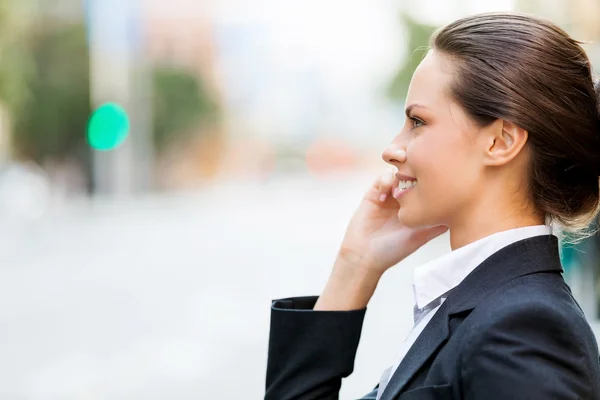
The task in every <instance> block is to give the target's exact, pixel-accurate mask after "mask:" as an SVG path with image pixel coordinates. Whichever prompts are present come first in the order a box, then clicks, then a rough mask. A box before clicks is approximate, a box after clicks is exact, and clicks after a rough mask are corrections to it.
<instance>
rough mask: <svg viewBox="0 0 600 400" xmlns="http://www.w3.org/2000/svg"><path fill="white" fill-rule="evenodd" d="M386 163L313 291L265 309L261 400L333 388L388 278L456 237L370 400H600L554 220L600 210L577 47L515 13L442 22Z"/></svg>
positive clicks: (592, 105) (420, 270) (335, 392)
mask: <svg viewBox="0 0 600 400" xmlns="http://www.w3.org/2000/svg"><path fill="white" fill-rule="evenodd" d="M383 159H384V160H385V161H386V162H387V163H388V164H390V170H389V171H388V172H386V173H385V174H383V175H382V176H380V177H379V178H377V179H376V180H375V182H374V183H373V185H372V186H371V187H370V188H369V189H368V190H367V192H366V194H365V196H364V198H363V199H362V201H361V203H360V204H359V206H358V209H357V210H356V212H355V214H354V216H353V218H352V220H351V221H350V223H349V225H348V228H347V231H346V234H345V236H344V239H343V241H342V245H341V247H340V249H339V252H338V256H337V259H336V261H335V264H334V266H333V268H332V271H331V275H330V277H329V280H328V282H327V284H326V285H325V288H324V290H323V292H322V293H321V295H320V296H318V297H302V298H288V299H281V300H275V301H273V303H272V308H271V328H270V329H271V330H270V339H269V354H268V364H267V382H266V395H265V398H266V399H270V400H284V399H337V398H338V396H339V389H340V386H341V381H342V378H344V377H347V376H349V375H350V374H351V373H352V371H353V368H354V357H355V354H356V350H357V347H358V344H359V339H360V335H361V329H362V324H363V318H364V315H365V312H366V308H367V304H368V302H369V300H370V298H371V297H372V295H373V293H374V291H375V289H376V287H377V284H378V282H379V280H380V278H381V277H382V275H383V274H384V272H385V271H386V270H388V269H389V268H391V267H392V266H394V265H396V264H397V263H398V262H400V261H402V260H403V259H404V258H406V257H407V256H408V255H410V254H411V253H413V252H414V251H415V250H417V249H418V248H419V247H421V246H422V245H424V244H425V243H427V242H428V241H430V240H431V239H433V238H434V237H436V236H439V235H440V234H442V233H444V232H446V231H447V230H449V235H450V243H451V247H452V251H451V252H450V253H448V254H446V255H444V256H442V257H441V258H439V259H436V260H434V261H432V262H430V263H427V264H425V265H422V266H420V267H417V268H416V270H415V274H414V281H413V288H414V294H415V303H414V310H415V321H414V327H413V329H412V331H411V333H410V334H409V336H408V337H407V338H406V340H405V341H404V342H403V343H401V342H399V343H398V344H397V349H394V351H397V352H398V357H397V361H396V362H395V363H394V364H393V365H390V366H373V368H376V369H377V370H378V371H379V370H380V372H381V379H380V381H379V382H373V385H372V386H370V387H367V388H365V393H368V394H366V395H365V396H364V397H363V399H382V400H391V399H406V400H409V399H485V400H495V399H498V400H500V399H502V400H507V399H510V400H512V399H600V361H599V354H598V346H597V343H596V339H595V337H594V334H593V332H592V330H591V328H590V326H589V324H588V322H587V321H586V318H585V316H584V314H583V312H582V311H581V309H580V307H579V306H578V304H577V302H576V301H575V300H574V298H573V296H572V294H571V291H570V289H569V287H568V285H567V284H566V283H565V282H564V280H563V277H562V267H561V264H560V259H559V253H558V239H557V238H556V236H555V234H554V233H553V231H552V228H551V226H560V227H563V228H565V229H568V230H574V231H576V230H577V229H580V228H582V227H585V226H586V224H587V223H588V222H590V221H591V220H592V219H593V218H594V217H595V216H596V214H597V211H598V208H599V203H600V186H599V176H600V83H599V82H598V81H597V80H596V81H594V78H593V76H592V67H591V65H590V61H589V59H588V57H587V55H586V54H585V52H584V50H583V49H582V48H581V46H580V44H579V42H577V41H576V40H574V39H572V38H570V37H569V35H567V34H566V33H565V32H564V31H563V30H561V29H560V28H558V27H557V26H555V25H554V24H552V23H550V22H548V21H545V20H542V19H538V18H535V17H531V16H526V15H521V14H513V13H487V14H480V15H475V16H471V17H467V18H463V19H460V20H458V21H456V22H453V23H451V24H449V25H447V26H445V27H443V28H441V29H439V30H438V31H436V33H434V35H433V36H432V38H431V41H430V50H429V51H428V53H427V54H426V56H425V57H424V58H423V60H422V62H421V63H420V65H419V67H418V68H417V70H416V71H415V73H414V75H413V78H412V81H411V84H410V87H409V90H408V93H407V98H406V122H405V124H404V126H403V127H402V129H401V130H400V132H399V133H398V134H397V136H396V137H395V138H394V139H393V141H392V143H391V144H390V145H389V147H387V148H386V149H385V150H384V152H383ZM401 267H402V266H401V265H400V266H399V267H398V268H401ZM386 367H389V368H386ZM357 395H358V394H357Z"/></svg>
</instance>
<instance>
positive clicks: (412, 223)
mask: <svg viewBox="0 0 600 400" xmlns="http://www.w3.org/2000/svg"><path fill="white" fill-rule="evenodd" d="M398 219H399V220H400V222H401V223H402V225H404V226H406V227H408V228H420V227H421V226H423V222H424V221H422V218H420V215H419V213H415V212H407V210H406V209H405V208H400V210H398Z"/></svg>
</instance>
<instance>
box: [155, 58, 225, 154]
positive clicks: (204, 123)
mask: <svg viewBox="0 0 600 400" xmlns="http://www.w3.org/2000/svg"><path fill="white" fill-rule="evenodd" d="M152 76H153V85H154V87H153V90H154V103H153V113H154V127H153V128H154V129H153V135H154V143H155V147H156V149H157V151H159V152H160V151H162V150H164V149H165V147H166V146H168V145H169V143H171V142H174V141H181V140H185V139H187V138H188V135H189V134H191V133H192V128H200V129H201V130H202V128H210V127H212V126H213V125H214V124H215V123H216V122H217V120H218V107H217V104H216V103H215V102H214V101H213V99H212V97H211V96H210V94H209V91H208V90H207V89H206V87H205V85H204V82H203V80H202V79H200V78H198V77H196V76H194V75H192V74H190V73H189V72H187V71H185V70H183V69H179V68H176V67H163V66H161V67H157V68H156V69H155V70H154V71H153V74H152ZM205 131H206V132H211V131H212V130H210V129H208V130H205Z"/></svg>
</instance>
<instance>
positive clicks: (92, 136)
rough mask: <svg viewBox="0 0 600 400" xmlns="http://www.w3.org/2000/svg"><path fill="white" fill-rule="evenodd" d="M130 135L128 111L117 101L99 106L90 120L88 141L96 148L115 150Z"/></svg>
mask: <svg viewBox="0 0 600 400" xmlns="http://www.w3.org/2000/svg"><path fill="white" fill-rule="evenodd" d="M128 135H129V117H128V116H127V112H126V111H125V110H124V109H123V107H121V106H120V105H118V104H116V103H105V104H103V105H101V106H100V107H98V108H97V109H96V111H94V113H93V114H92V116H91V117H90V120H89V122H88V129H87V136H88V142H89V144H90V146H92V148H94V149H96V150H104V151H106V150H113V149H116V148H117V147H119V146H120V145H121V144H122V143H123V142H124V141H125V139H127V136H128Z"/></svg>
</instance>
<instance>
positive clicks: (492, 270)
mask: <svg viewBox="0 0 600 400" xmlns="http://www.w3.org/2000/svg"><path fill="white" fill-rule="evenodd" d="M539 272H563V269H562V265H561V263H560V256H559V254H558V239H557V237H556V236H553V235H544V236H536V237H532V238H529V239H524V240H520V241H518V242H515V243H513V244H511V245H508V246H506V247H505V248H503V249H501V250H500V251H498V252H496V253H494V254H493V255H492V256H490V257H489V258H488V259H486V260H485V261H484V262H482V263H481V264H480V265H479V266H478V267H477V268H475V270H474V271H473V272H471V273H470V274H469V275H467V277H466V278H465V279H464V280H463V281H462V282H461V284H460V285H458V286H457V287H456V288H454V290H453V291H452V292H451V293H450V295H449V296H448V300H446V301H448V302H449V304H450V307H449V315H451V314H456V313H459V312H462V311H467V310H472V309H473V308H475V307H476V306H477V304H478V303H479V302H480V300H481V299H482V298H483V297H485V296H486V295H487V294H489V293H490V292H492V291H494V290H495V289H496V288H498V287H499V286H502V285H503V284H505V283H507V282H508V281H511V280H513V279H516V278H519V277H522V276H525V275H530V274H535V273H539Z"/></svg>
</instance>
